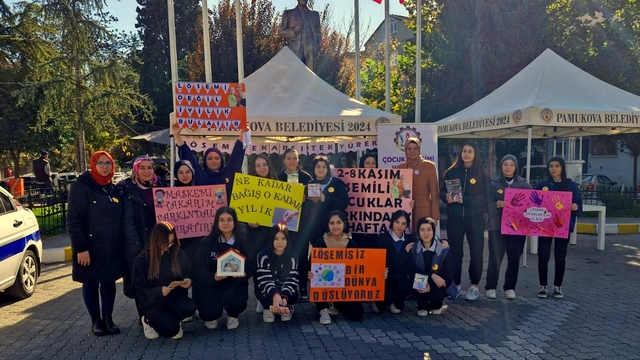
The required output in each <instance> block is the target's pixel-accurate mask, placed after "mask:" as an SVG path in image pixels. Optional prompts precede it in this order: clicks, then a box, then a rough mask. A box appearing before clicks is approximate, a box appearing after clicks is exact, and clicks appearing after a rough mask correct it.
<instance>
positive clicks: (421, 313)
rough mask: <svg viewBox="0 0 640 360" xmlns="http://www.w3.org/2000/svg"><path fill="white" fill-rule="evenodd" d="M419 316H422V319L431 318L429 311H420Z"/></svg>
mask: <svg viewBox="0 0 640 360" xmlns="http://www.w3.org/2000/svg"><path fill="white" fill-rule="evenodd" d="M418 316H420V317H425V316H429V311H428V310H418Z"/></svg>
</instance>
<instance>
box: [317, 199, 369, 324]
mask: <svg viewBox="0 0 640 360" xmlns="http://www.w3.org/2000/svg"><path fill="white" fill-rule="evenodd" d="M328 217H329V221H328V222H327V223H325V224H326V228H327V230H328V231H327V232H326V233H324V234H323V235H322V236H321V237H319V238H318V239H316V241H314V243H313V247H316V248H340V249H346V248H357V247H358V244H356V242H355V241H353V240H351V238H350V237H349V234H346V233H345V230H346V229H347V216H346V215H345V213H344V212H342V211H340V210H334V211H331V212H329V216H328ZM307 276H308V279H309V281H310V282H311V281H312V280H313V273H312V272H311V271H309V272H308V274H307ZM333 305H334V306H335V309H336V310H337V311H336V312H335V313H334V314H333V315H338V312H339V313H340V314H342V316H344V317H345V318H347V319H348V320H352V321H360V320H362V316H364V308H363V307H362V303H361V302H354V301H348V302H335V303H333ZM329 308H330V305H329V303H326V302H317V303H316V309H317V310H318V313H319V314H320V324H322V325H329V324H331V315H332V314H330V312H329Z"/></svg>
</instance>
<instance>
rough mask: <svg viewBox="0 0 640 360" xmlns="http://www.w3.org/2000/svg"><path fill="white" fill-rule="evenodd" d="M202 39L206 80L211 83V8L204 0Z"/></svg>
mask: <svg viewBox="0 0 640 360" xmlns="http://www.w3.org/2000/svg"><path fill="white" fill-rule="evenodd" d="M202 39H203V44H204V48H203V51H204V78H205V81H206V82H211V81H212V80H211V41H210V39H209V6H207V0H202Z"/></svg>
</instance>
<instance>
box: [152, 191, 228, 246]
mask: <svg viewBox="0 0 640 360" xmlns="http://www.w3.org/2000/svg"><path fill="white" fill-rule="evenodd" d="M153 204H154V207H155V208H156V222H158V221H168V222H169V223H171V225H173V226H174V227H175V228H176V233H177V234H178V238H180V239H184V238H191V237H203V236H207V235H209V233H211V226H212V225H213V220H214V218H215V215H216V211H218V209H219V208H221V207H223V206H226V205H227V190H226V188H225V185H224V184H219V185H203V186H182V187H172V188H171V187H161V188H154V189H153Z"/></svg>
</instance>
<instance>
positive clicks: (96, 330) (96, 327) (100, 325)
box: [91, 316, 107, 336]
mask: <svg viewBox="0 0 640 360" xmlns="http://www.w3.org/2000/svg"><path fill="white" fill-rule="evenodd" d="M91 331H92V332H93V335H95V336H104V335H107V329H106V328H105V326H104V322H103V321H102V319H101V318H100V317H99V316H98V317H94V318H91Z"/></svg>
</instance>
